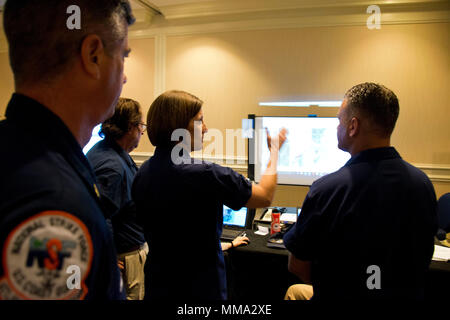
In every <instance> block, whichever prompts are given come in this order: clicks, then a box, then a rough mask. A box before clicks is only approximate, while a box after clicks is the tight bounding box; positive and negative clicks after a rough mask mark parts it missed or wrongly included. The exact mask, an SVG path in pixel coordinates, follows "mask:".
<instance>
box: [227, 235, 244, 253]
mask: <svg viewBox="0 0 450 320" xmlns="http://www.w3.org/2000/svg"><path fill="white" fill-rule="evenodd" d="M248 241H249V240H248V238H247V237H236V239H234V240H233V241H231V242H225V243H224V242H221V243H220V245H221V247H222V251H226V250H228V249H231V248H236V247H239V246H241V245H246V244H248Z"/></svg>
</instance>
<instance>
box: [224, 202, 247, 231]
mask: <svg viewBox="0 0 450 320" xmlns="http://www.w3.org/2000/svg"><path fill="white" fill-rule="evenodd" d="M247 211H248V210H247V207H243V208H241V209H239V210H237V211H236V210H233V209H230V208H228V207H227V206H225V205H224V206H223V224H224V225H225V226H236V227H243V228H244V227H245V221H246V219H247Z"/></svg>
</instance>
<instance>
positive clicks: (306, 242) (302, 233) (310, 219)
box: [283, 191, 323, 261]
mask: <svg viewBox="0 0 450 320" xmlns="http://www.w3.org/2000/svg"><path fill="white" fill-rule="evenodd" d="M321 213H322V212H321V207H320V204H319V203H318V201H317V197H314V196H313V195H312V192H311V191H310V192H309V193H308V194H307V195H306V198H305V201H304V202H303V207H302V211H301V213H300V216H299V219H298V220H297V223H296V224H295V225H294V226H293V227H292V228H291V229H290V230H289V231H288V232H287V233H286V234H285V235H284V237H283V242H284V245H285V247H286V249H287V250H288V251H289V252H291V253H292V254H293V255H294V256H295V257H296V258H297V259H300V260H303V261H312V260H314V259H315V254H316V253H317V252H318V251H317V249H316V247H317V245H318V243H319V240H320V234H321V230H323V229H322V228H321V226H320V222H321Z"/></svg>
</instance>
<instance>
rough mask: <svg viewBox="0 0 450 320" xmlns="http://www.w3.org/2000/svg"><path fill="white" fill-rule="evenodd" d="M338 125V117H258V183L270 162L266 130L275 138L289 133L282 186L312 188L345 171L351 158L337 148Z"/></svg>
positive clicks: (282, 159) (280, 178)
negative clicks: (334, 174)
mask: <svg viewBox="0 0 450 320" xmlns="http://www.w3.org/2000/svg"><path fill="white" fill-rule="evenodd" d="M338 123H339V120H338V119H337V118H316V117H256V118H255V131H256V138H255V180H256V181H257V182H259V180H260V178H261V175H262V174H263V173H264V170H265V169H266V167H267V163H268V161H269V149H268V148H267V141H266V136H265V131H264V128H266V127H267V128H268V129H269V133H270V135H272V136H273V135H275V134H277V133H278V131H279V130H280V129H281V128H282V127H285V128H286V129H287V130H288V131H289V133H288V140H287V141H286V142H285V144H284V145H283V148H282V149H281V151H280V155H279V161H278V183H279V184H293V185H311V184H312V183H313V182H314V181H315V180H316V179H318V178H320V177H323V176H324V175H326V174H329V173H331V172H334V171H336V170H338V169H339V168H341V167H342V166H343V165H344V164H345V163H346V162H347V161H348V159H350V155H349V154H348V153H346V152H343V151H341V150H339V149H338V147H337V144H338V142H337V136H336V133H337V132H336V128H337V125H338Z"/></svg>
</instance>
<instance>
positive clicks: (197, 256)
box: [132, 91, 286, 301]
mask: <svg viewBox="0 0 450 320" xmlns="http://www.w3.org/2000/svg"><path fill="white" fill-rule="evenodd" d="M202 104H203V102H202V101H201V100H200V99H198V98H197V97H195V96H193V95H191V94H189V93H186V92H182V91H169V92H166V93H164V94H162V95H160V96H159V97H158V98H157V99H156V100H155V101H154V102H153V104H152V105H151V107H150V110H149V113H148V117H147V126H148V135H149V138H150V141H151V142H152V144H153V145H154V146H156V150H155V154H154V156H153V157H151V158H150V159H149V160H148V161H146V162H145V163H144V164H143V165H142V167H141V169H140V170H139V172H138V173H137V175H136V178H135V181H134V183H133V188H132V196H133V199H134V201H135V203H136V207H137V216H138V219H140V221H141V222H142V223H143V227H144V234H145V237H146V240H147V242H148V243H149V247H150V250H149V252H150V253H149V257H148V260H147V263H146V266H145V276H146V282H145V288H146V295H145V299H163V298H171V299H174V300H180V299H182V300H184V301H186V300H193V301H199V300H224V299H226V297H227V290H226V275H225V263H224V258H223V253H222V249H221V246H220V235H221V232H222V220H223V217H222V208H223V205H224V204H225V205H227V206H228V207H230V208H232V209H236V210H237V209H239V208H241V207H243V206H247V207H253V208H255V207H265V206H269V205H270V204H271V201H272V199H273V195H274V191H275V186H276V180H277V176H276V164H277V160H278V150H279V147H278V146H275V145H274V146H272V147H271V161H270V162H269V165H268V169H267V170H266V173H265V175H263V177H262V179H261V183H260V184H253V185H252V183H251V182H250V181H249V180H248V179H246V178H245V177H243V176H242V175H240V174H238V173H236V172H235V171H233V170H232V169H230V168H227V167H222V166H220V165H217V164H213V163H207V162H205V161H199V160H195V161H194V159H191V157H190V156H189V153H190V152H191V151H193V150H199V149H201V147H202V141H203V135H204V134H205V133H206V131H207V128H206V125H205V123H204V121H203V111H202ZM285 133H286V132H285V130H282V131H280V133H279V135H278V137H277V140H278V141H279V142H280V143H279V145H282V144H283V142H284V141H285V139H286V138H285ZM172 137H174V140H176V141H172ZM179 137H181V138H182V139H179ZM180 140H181V141H180ZM270 140H271V139H270V137H268V142H270ZM269 145H270V143H269Z"/></svg>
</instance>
